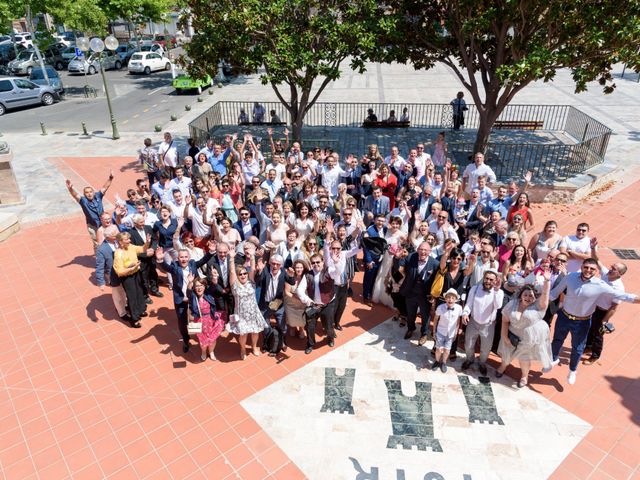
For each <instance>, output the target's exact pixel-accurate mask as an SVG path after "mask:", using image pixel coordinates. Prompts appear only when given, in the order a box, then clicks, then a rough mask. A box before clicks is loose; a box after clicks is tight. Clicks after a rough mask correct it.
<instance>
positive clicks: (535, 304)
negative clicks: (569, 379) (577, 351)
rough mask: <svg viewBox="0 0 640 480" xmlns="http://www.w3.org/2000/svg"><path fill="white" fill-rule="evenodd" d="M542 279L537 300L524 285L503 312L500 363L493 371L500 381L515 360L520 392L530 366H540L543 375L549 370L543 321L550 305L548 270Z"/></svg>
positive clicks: (550, 364)
mask: <svg viewBox="0 0 640 480" xmlns="http://www.w3.org/2000/svg"><path fill="white" fill-rule="evenodd" d="M542 276H543V278H544V282H543V285H542V294H541V295H540V297H539V298H537V294H536V289H535V287H534V286H533V285H525V286H524V287H522V289H521V290H520V291H519V292H518V294H517V295H516V296H515V297H514V298H513V299H512V300H511V301H510V302H509V303H508V304H507V305H506V306H505V307H504V309H503V310H502V329H501V335H500V345H499V347H498V354H499V355H500V357H501V358H502V363H501V364H500V367H499V368H498V370H496V377H498V378H500V377H502V376H503V375H504V372H505V370H506V369H507V367H508V366H509V365H510V364H511V362H512V361H513V360H515V359H517V360H518V361H519V362H520V370H521V372H520V380H519V381H518V387H519V388H522V387H524V386H526V385H527V383H528V377H529V369H530V368H531V362H540V363H542V367H543V371H546V370H548V369H550V368H551V366H552V361H553V358H552V355H551V341H550V339H549V326H548V325H547V323H546V322H545V321H544V320H543V317H544V314H545V312H546V310H547V306H548V305H549V291H550V289H551V270H550V269H548V268H547V269H546V270H545V271H544V272H543V274H542ZM509 333H511V336H510V335H509ZM516 338H517V345H514V344H513V343H512V340H515V339H516Z"/></svg>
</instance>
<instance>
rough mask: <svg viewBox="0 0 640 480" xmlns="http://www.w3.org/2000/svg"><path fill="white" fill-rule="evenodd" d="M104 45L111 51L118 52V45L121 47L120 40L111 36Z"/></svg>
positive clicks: (105, 40)
mask: <svg viewBox="0 0 640 480" xmlns="http://www.w3.org/2000/svg"><path fill="white" fill-rule="evenodd" d="M104 44H105V46H106V47H107V48H108V49H109V50H117V49H118V45H120V44H119V42H118V39H117V38H116V37H114V36H113V35H109V36H108V37H107V38H105V39H104Z"/></svg>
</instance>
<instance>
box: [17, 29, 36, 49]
mask: <svg viewBox="0 0 640 480" xmlns="http://www.w3.org/2000/svg"><path fill="white" fill-rule="evenodd" d="M13 41H14V42H15V43H16V44H18V45H22V46H23V47H25V48H29V47H33V37H32V36H31V33H29V32H23V33H16V34H15V35H14V36H13Z"/></svg>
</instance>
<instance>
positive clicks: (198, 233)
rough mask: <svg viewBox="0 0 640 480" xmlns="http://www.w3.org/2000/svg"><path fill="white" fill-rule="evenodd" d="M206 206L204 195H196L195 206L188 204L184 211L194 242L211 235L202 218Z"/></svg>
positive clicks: (209, 228)
mask: <svg viewBox="0 0 640 480" xmlns="http://www.w3.org/2000/svg"><path fill="white" fill-rule="evenodd" d="M206 208H207V202H206V200H205V199H204V197H198V199H197V200H196V206H195V207H194V206H193V205H189V209H188V210H187V212H186V213H187V218H189V219H190V220H191V232H192V233H193V236H194V237H196V238H195V239H196V242H200V241H202V239H203V238H205V237H208V236H210V235H211V227H210V226H209V225H207V224H206V223H204V219H203V213H204V211H205V209H206ZM207 218H208V217H207Z"/></svg>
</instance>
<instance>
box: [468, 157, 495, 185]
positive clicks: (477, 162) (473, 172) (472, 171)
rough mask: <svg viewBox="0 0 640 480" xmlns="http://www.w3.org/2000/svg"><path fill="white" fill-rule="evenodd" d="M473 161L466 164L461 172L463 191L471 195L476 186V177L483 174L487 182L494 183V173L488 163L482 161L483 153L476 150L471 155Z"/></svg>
mask: <svg viewBox="0 0 640 480" xmlns="http://www.w3.org/2000/svg"><path fill="white" fill-rule="evenodd" d="M473 161H474V163H472V164H470V165H467V168H465V169H464V173H463V174H462V187H463V189H464V191H465V192H467V193H468V194H469V195H471V191H472V190H473V189H474V188H478V177H479V176H480V175H484V176H485V177H486V178H487V184H488V185H490V184H492V183H495V181H496V174H495V173H494V172H493V170H492V169H491V167H490V166H489V165H486V164H485V163H484V154H482V153H480V152H478V153H476V154H475V156H474V157H473Z"/></svg>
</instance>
